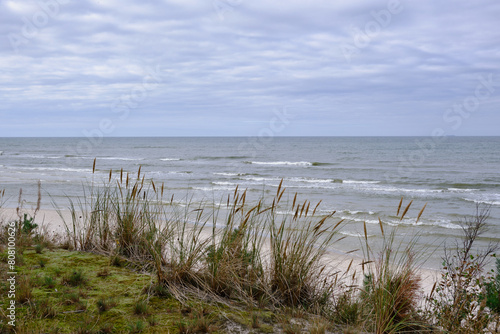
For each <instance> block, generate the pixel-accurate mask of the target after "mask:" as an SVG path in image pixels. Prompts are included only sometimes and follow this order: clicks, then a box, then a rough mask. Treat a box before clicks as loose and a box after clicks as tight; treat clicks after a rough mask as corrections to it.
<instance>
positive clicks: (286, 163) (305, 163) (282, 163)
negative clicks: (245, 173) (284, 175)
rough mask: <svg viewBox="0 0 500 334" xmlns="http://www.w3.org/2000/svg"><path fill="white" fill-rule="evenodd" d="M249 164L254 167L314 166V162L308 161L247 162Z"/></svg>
mask: <svg viewBox="0 0 500 334" xmlns="http://www.w3.org/2000/svg"><path fill="white" fill-rule="evenodd" d="M245 163H247V164H252V165H267V166H312V165H313V163H312V162H308V161H296V162H293V161H272V162H266V161H245Z"/></svg>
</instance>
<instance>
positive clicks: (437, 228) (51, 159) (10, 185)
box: [0, 136, 500, 268]
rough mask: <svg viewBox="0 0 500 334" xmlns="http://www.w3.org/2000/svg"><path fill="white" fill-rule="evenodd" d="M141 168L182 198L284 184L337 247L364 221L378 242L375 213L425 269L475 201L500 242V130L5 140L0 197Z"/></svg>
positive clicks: (351, 242)
mask: <svg viewBox="0 0 500 334" xmlns="http://www.w3.org/2000/svg"><path fill="white" fill-rule="evenodd" d="M94 159H96V172H95V174H93V173H92V168H93V162H94ZM139 167H141V171H142V173H144V174H145V175H146V179H147V180H150V179H152V180H154V182H155V183H156V184H161V183H164V185H165V188H166V189H167V190H166V191H167V192H168V193H169V194H172V195H174V196H175V197H174V198H175V200H174V203H175V204H176V205H179V206H185V205H186V204H187V203H188V202H189V203H197V202H200V203H201V202H203V203H216V202H217V201H222V202H225V201H226V199H227V196H228V194H232V193H233V192H234V190H235V188H236V187H237V186H238V188H239V189H240V190H244V189H246V190H247V196H248V200H249V201H255V202H256V201H258V200H259V199H260V198H262V197H264V198H266V197H267V198H271V197H272V196H273V195H274V194H275V193H276V191H277V188H278V186H279V184H280V182H281V181H282V182H283V183H282V186H283V187H285V188H286V193H285V195H284V196H285V200H287V201H291V200H292V198H293V197H294V196H295V193H297V198H298V200H299V201H304V200H308V201H310V202H311V205H313V206H314V205H316V203H318V202H320V201H321V203H320V205H319V206H318V209H317V212H316V214H317V215H325V214H329V213H331V212H333V211H336V213H335V214H334V216H333V218H332V219H331V220H330V221H331V222H330V223H331V224H335V223H337V221H339V220H342V219H343V220H344V222H343V225H342V227H341V230H340V232H339V236H342V240H340V241H338V242H337V243H335V244H334V247H335V250H336V251H340V252H348V251H354V253H356V252H358V253H361V252H362V251H361V250H360V249H362V244H363V243H364V242H365V233H364V227H365V226H366V228H367V237H368V241H369V242H370V243H373V244H377V243H380V242H381V240H382V239H381V238H382V236H381V230H380V225H379V219H380V221H382V226H383V228H384V231H385V233H386V234H387V233H388V231H391V230H394V231H395V232H394V233H395V236H396V238H395V241H396V242H397V240H398V238H399V239H401V240H403V239H405V240H406V239H407V238H408V237H409V236H411V238H413V236H415V239H412V240H416V248H417V249H419V252H420V254H421V255H423V258H425V265H424V266H427V267H429V268H438V267H439V266H440V265H441V262H442V261H441V259H442V256H443V249H444V247H448V248H453V247H454V245H455V244H456V242H457V240H459V238H460V236H461V235H462V234H463V231H462V228H461V226H462V225H463V223H464V222H465V221H466V220H468V219H469V220H470V219H472V217H473V216H474V214H475V212H476V210H477V209H478V206H479V209H484V208H489V210H490V212H489V218H488V220H487V227H488V230H487V232H486V233H484V234H483V235H481V236H480V237H479V238H478V240H477V244H476V247H477V248H478V249H480V248H481V247H485V246H487V244H489V243H495V244H497V243H499V242H500V137H453V136H450V137H441V138H434V137H185V138H183V137H159V138H157V137H140V138H97V137H94V138H0V191H1V190H2V189H5V197H4V199H3V204H2V205H3V207H4V208H5V207H12V208H15V207H16V206H17V205H18V195H19V191H20V189H22V192H23V195H22V197H23V201H25V203H24V206H25V207H34V206H35V205H36V200H37V184H38V182H39V181H40V182H41V187H42V207H43V208H44V209H51V208H52V202H55V203H56V204H57V205H58V206H60V207H63V208H64V207H67V206H68V198H77V197H79V196H80V197H81V196H83V187H84V186H85V185H88V184H89V182H101V181H103V180H107V179H108V176H109V170H110V169H111V170H113V171H114V173H115V174H114V175H117V173H118V172H119V171H120V170H121V169H122V168H123V170H124V171H125V172H129V173H131V174H134V175H135V173H137V170H138V169H139ZM401 199H403V204H402V207H403V208H405V207H406V206H407V205H408V204H409V203H410V201H412V204H411V206H410V209H409V210H408V212H407V214H406V216H405V218H404V219H402V220H401V219H400V218H399V217H398V216H397V209H398V206H399V203H400V201H401ZM424 206H425V210H424V212H423V214H422V216H421V217H420V219H419V220H418V221H417V219H416V218H417V216H418V214H419V212H420V210H421V209H422V207H424ZM400 211H402V209H400ZM278 214H280V215H290V214H292V212H289V211H287V210H286V209H284V210H283V211H280V212H278ZM400 215H401V212H400Z"/></svg>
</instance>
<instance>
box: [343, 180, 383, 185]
mask: <svg viewBox="0 0 500 334" xmlns="http://www.w3.org/2000/svg"><path fill="white" fill-rule="evenodd" d="M342 183H347V184H349V183H352V184H376V183H380V181H358V180H343V181H342Z"/></svg>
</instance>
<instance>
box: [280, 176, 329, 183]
mask: <svg viewBox="0 0 500 334" xmlns="http://www.w3.org/2000/svg"><path fill="white" fill-rule="evenodd" d="M286 181H290V182H306V183H331V182H333V181H334V180H333V179H310V178H304V177H291V178H288V179H286Z"/></svg>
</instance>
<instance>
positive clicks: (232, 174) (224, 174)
mask: <svg viewBox="0 0 500 334" xmlns="http://www.w3.org/2000/svg"><path fill="white" fill-rule="evenodd" d="M214 175H222V176H242V175H245V173H214Z"/></svg>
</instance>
